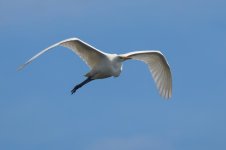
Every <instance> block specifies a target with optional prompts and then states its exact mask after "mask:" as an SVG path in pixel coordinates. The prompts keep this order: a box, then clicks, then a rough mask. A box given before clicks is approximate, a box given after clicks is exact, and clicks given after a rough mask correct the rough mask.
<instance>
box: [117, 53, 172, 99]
mask: <svg viewBox="0 0 226 150" xmlns="http://www.w3.org/2000/svg"><path fill="white" fill-rule="evenodd" d="M120 56H122V57H124V58H125V59H135V60H140V61H143V62H145V63H146V64H147V65H148V67H149V70H150V72H151V74H152V77H153V79H154V81H155V83H156V85H157V88H158V90H159V93H160V95H161V96H162V97H164V98H165V99H169V98H170V97H171V96H172V75H171V71H170V67H169V65H168V63H167V61H166V59H165V57H164V56H163V54H162V53H161V52H159V51H135V52H130V53H127V54H122V55H120Z"/></svg>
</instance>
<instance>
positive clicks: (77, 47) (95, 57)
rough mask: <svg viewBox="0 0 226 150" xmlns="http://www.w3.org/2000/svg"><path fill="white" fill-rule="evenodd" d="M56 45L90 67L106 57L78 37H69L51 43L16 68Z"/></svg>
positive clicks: (21, 67)
mask: <svg viewBox="0 0 226 150" xmlns="http://www.w3.org/2000/svg"><path fill="white" fill-rule="evenodd" d="M57 46H63V47H66V48H69V49H71V50H72V51H73V52H74V53H76V54H77V55H78V56H80V57H81V58H82V60H84V61H85V62H86V64H87V65H88V66H89V67H90V68H93V67H94V66H95V65H96V63H98V62H99V61H100V60H101V58H103V57H106V56H105V53H104V52H102V51H100V50H98V49H96V48H94V47H92V46H91V45H89V44H87V43H85V42H83V41H82V40H80V39H78V38H69V39H66V40H63V41H60V42H58V43H56V44H53V45H51V46H49V47H47V48H46V49H44V50H42V51H40V52H39V53H38V54H36V55H35V56H33V57H32V58H31V59H29V60H28V61H27V62H26V63H25V64H23V65H21V66H20V67H19V68H18V70H21V69H23V68H24V67H25V66H27V65H28V64H30V63H31V62H32V61H34V60H35V59H36V58H37V57H39V56H40V55H42V54H44V53H45V52H47V51H49V50H50V49H52V48H54V47H57Z"/></svg>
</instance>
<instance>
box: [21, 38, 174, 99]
mask: <svg viewBox="0 0 226 150" xmlns="http://www.w3.org/2000/svg"><path fill="white" fill-rule="evenodd" d="M56 46H63V47H66V48H69V49H71V50H72V51H73V52H74V53H76V54H77V55H78V56H80V57H81V58H82V59H83V60H84V61H85V62H86V64H87V65H88V66H89V68H90V72H88V73H87V74H86V75H85V76H86V77H87V79H86V80H84V81H83V82H81V83H80V84H77V85H76V86H75V87H74V88H73V89H72V90H71V94H73V93H75V92H76V91H77V89H79V88H81V87H82V86H83V85H85V84H87V83H89V82H90V81H93V80H95V79H104V78H108V77H112V76H113V77H118V76H119V75H120V73H121V71H122V62H124V61H126V60H129V59H135V60H140V61H143V62H144V63H146V64H147V65H148V68H149V70H150V72H151V74H152V77H153V79H154V81H155V83H156V86H157V88H158V90H159V94H160V95H161V96H162V97H163V98H165V99H169V98H170V97H171V96H172V76H171V71H170V67H169V64H168V63H167V61H166V59H165V57H164V55H163V54H162V53H161V52H160V51H156V50H148V51H135V52H130V53H126V54H120V55H118V54H109V53H105V52H102V51H100V50H98V49H96V48H94V47H93V46H91V45H89V44H87V43H85V42H84V41H82V40H80V39H78V38H69V39H66V40H63V41H60V42H58V43H56V44H53V45H51V46H49V47H48V48H46V49H44V50H42V51H41V52H39V53H38V54H36V55H35V56H33V57H32V58H31V59H29V60H28V61H27V62H26V63H25V64H23V65H21V66H20V67H19V68H18V70H21V69H23V68H24V67H25V66H26V65H28V64H30V63H31V62H32V61H33V60H35V59H36V58H37V57H39V56H40V55H42V54H43V53H45V52H47V51H48V50H50V49H52V48H54V47H56Z"/></svg>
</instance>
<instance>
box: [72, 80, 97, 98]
mask: <svg viewBox="0 0 226 150" xmlns="http://www.w3.org/2000/svg"><path fill="white" fill-rule="evenodd" d="M92 80H94V79H91V78H90V77H89V78H87V79H86V80H84V81H83V82H82V83H80V84H78V85H76V86H75V87H74V88H73V89H72V90H71V94H74V93H75V92H76V91H77V89H79V88H81V87H82V86H83V85H85V84H87V83H89V82H90V81H92Z"/></svg>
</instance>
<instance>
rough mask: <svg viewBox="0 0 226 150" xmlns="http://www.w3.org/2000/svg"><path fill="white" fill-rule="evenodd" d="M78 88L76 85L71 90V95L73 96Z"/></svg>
mask: <svg viewBox="0 0 226 150" xmlns="http://www.w3.org/2000/svg"><path fill="white" fill-rule="evenodd" d="M79 88H80V87H79V86H78V85H76V86H75V87H74V88H73V89H72V90H71V95H72V94H74V93H75V92H76V91H77V89H79Z"/></svg>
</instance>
